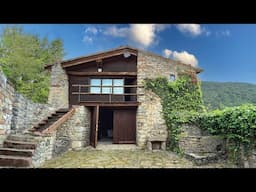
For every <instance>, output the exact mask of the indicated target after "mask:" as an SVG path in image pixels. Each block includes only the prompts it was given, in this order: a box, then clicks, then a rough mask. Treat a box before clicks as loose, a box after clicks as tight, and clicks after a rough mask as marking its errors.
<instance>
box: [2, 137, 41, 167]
mask: <svg viewBox="0 0 256 192" xmlns="http://www.w3.org/2000/svg"><path fill="white" fill-rule="evenodd" d="M36 145H37V142H36V139H35V137H33V136H32V135H21V134H20V135H19V134H16V135H9V136H8V137H7V139H6V140H5V141H4V143H3V147H2V148H0V167H7V168H8V167H32V156H33V154H34V151H35V149H36Z"/></svg>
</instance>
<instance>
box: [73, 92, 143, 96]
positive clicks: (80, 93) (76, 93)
mask: <svg viewBox="0 0 256 192" xmlns="http://www.w3.org/2000/svg"><path fill="white" fill-rule="evenodd" d="M72 95H112V96H118V95H121V96H122V95H140V96H141V95H144V94H143V93H141V94H137V93H124V94H108V93H83V92H72Z"/></svg>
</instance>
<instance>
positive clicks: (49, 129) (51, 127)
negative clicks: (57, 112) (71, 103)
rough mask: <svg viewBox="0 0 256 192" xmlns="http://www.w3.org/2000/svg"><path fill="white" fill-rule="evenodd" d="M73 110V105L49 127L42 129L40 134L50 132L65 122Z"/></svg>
mask: <svg viewBox="0 0 256 192" xmlns="http://www.w3.org/2000/svg"><path fill="white" fill-rule="evenodd" d="M74 112H75V107H73V108H72V109H71V110H70V111H69V112H67V113H66V114H65V115H63V116H62V117H61V118H60V119H58V120H57V121H55V122H54V123H53V124H52V125H51V126H50V127H48V128H47V129H45V130H43V131H42V134H47V133H52V132H53V131H55V130H56V129H57V128H58V127H59V126H60V125H62V124H63V123H65V122H66V121H67V120H68V119H69V118H70V117H71V116H72V115H73V114H74Z"/></svg>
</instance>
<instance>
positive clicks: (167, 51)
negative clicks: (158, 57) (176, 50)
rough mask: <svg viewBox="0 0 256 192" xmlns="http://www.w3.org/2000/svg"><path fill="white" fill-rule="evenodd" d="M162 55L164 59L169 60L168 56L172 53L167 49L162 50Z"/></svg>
mask: <svg viewBox="0 0 256 192" xmlns="http://www.w3.org/2000/svg"><path fill="white" fill-rule="evenodd" d="M163 55H164V57H166V58H170V56H171V55H172V51H171V50H169V49H164V50H163Z"/></svg>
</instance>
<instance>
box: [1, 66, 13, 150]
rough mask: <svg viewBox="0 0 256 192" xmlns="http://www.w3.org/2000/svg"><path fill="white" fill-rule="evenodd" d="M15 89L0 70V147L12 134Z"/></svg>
mask: <svg viewBox="0 0 256 192" xmlns="http://www.w3.org/2000/svg"><path fill="white" fill-rule="evenodd" d="M13 100H14V89H13V87H12V86H11V85H10V84H9V83H8V82H7V78H6V77H5V76H4V74H3V73H2V72H1V70H0V145H2V142H3V140H4V139H5V138H6V136H7V135H8V134H9V133H10V132H11V123H12V121H11V120H12V117H13V114H12V108H13V107H12V103H13Z"/></svg>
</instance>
